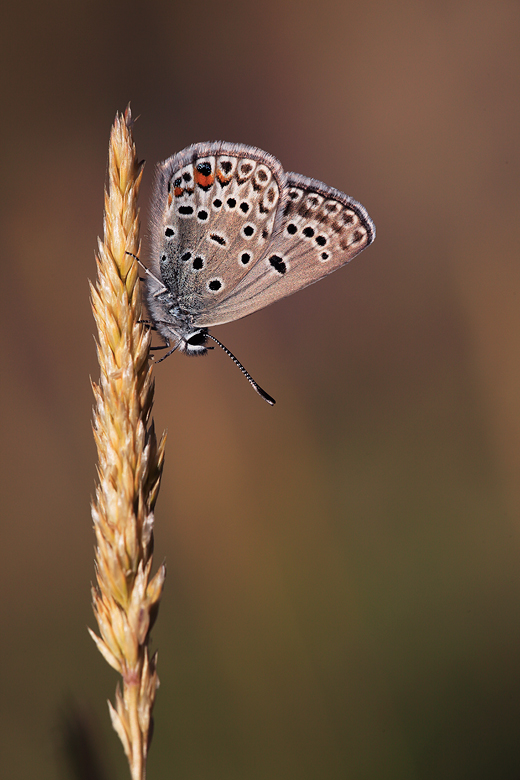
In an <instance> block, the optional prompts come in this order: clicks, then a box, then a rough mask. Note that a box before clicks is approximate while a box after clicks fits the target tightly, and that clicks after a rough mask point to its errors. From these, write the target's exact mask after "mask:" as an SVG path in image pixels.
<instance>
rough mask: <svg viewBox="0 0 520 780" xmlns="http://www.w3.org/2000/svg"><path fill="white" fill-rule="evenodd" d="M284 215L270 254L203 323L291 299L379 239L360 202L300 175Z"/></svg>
mask: <svg viewBox="0 0 520 780" xmlns="http://www.w3.org/2000/svg"><path fill="white" fill-rule="evenodd" d="M280 211H281V218H279V219H278V220H277V221H276V230H275V232H274V233H273V236H272V239H271V241H270V243H269V245H268V247H267V248H266V251H265V252H264V253H263V255H262V256H261V257H260V258H259V259H258V260H257V261H256V262H255V264H254V266H253V267H252V268H251V270H249V271H248V273H247V274H245V275H244V276H243V277H241V278H240V279H238V280H237V284H236V285H235V286H234V287H232V288H231V289H230V290H229V291H228V292H227V293H224V295H222V296H221V297H220V299H219V301H218V304H217V305H211V302H210V305H209V306H207V307H206V308H205V310H204V311H201V312H200V317H199V321H198V324H199V325H201V326H210V325H217V324H222V323H224V322H229V321H231V320H236V319H239V318H240V317H244V316H246V315H247V314H251V313H252V312H254V311H257V310H258V309H262V308H263V307H264V306H268V305H269V304H270V303H273V302H274V301H277V300H279V299H280V298H284V297H285V296H287V295H291V294H292V293H294V292H297V291H298V290H301V289H302V288H303V287H306V286H307V285H309V284H313V283H314V282H317V281H319V279H322V278H323V277H324V276H327V275H328V274H330V273H332V272H333V271H336V270H337V269H338V268H341V266H343V265H346V263H348V262H350V260H352V258H353V257H355V256H356V255H357V254H359V252H361V251H362V250H363V249H365V248H366V247H367V246H369V244H371V243H372V241H373V240H374V238H375V226H374V223H373V222H372V220H371V219H370V217H369V216H368V214H367V212H366V210H365V208H364V207H363V206H362V205H361V204H360V203H358V202H357V201H355V200H354V199H353V198H350V197H349V196H348V195H345V194H344V193H343V192H340V191H339V190H336V189H333V188H332V187H328V186H327V185H326V184H323V183H322V182H320V181H317V180H316V179H309V178H307V177H306V176H301V175H300V174H297V173H288V174H286V185H285V190H284V192H282V195H281V198H280Z"/></svg>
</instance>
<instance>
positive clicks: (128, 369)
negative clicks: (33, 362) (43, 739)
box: [90, 108, 165, 780]
mask: <svg viewBox="0 0 520 780" xmlns="http://www.w3.org/2000/svg"><path fill="white" fill-rule="evenodd" d="M141 175H142V164H140V163H138V162H137V156H136V151H135V146H134V143H133V139H132V116H131V112H130V108H128V109H127V110H126V112H125V115H124V117H122V116H119V115H117V116H116V118H115V121H114V125H113V127H112V133H111V137H110V147H109V162H108V184H107V188H106V191H105V216H104V239H103V241H102V242H101V241H100V242H99V251H98V256H97V266H98V279H97V283H96V285H95V286H94V285H91V294H92V308H93V311H94V317H95V320H96V324H97V329H98V344H97V353H98V360H99V367H100V374H101V377H100V382H99V385H95V384H94V385H93V389H94V396H95V407H94V437H95V440H96V445H97V450H98V457H99V465H98V479H99V483H98V486H97V489H96V496H95V500H94V501H93V505H92V518H93V521H94V530H95V534H96V577H97V587H95V588H93V589H92V598H93V606H94V613H95V616H96V620H97V623H98V627H99V633H100V636H96V635H95V634H94V633H93V632H90V633H91V635H92V637H93V639H94V641H95V642H96V645H97V647H98V649H99V651H100V652H101V654H102V655H103V656H104V657H105V659H106V660H107V661H108V663H109V664H110V665H111V666H113V667H114V669H116V670H117V671H118V672H119V673H120V674H121V675H122V678H123V687H122V691H121V690H120V688H119V686H118V688H117V690H116V701H115V707H114V706H112V705H111V704H110V702H109V709H110V716H111V719H112V725H113V727H114V729H115V730H116V732H117V733H118V735H119V737H120V739H121V742H122V743H123V747H124V750H125V753H126V756H127V758H128V763H129V765H130V773H131V777H132V779H133V780H143V779H144V778H145V776H146V755H147V751H148V747H149V744H150V739H151V733H152V731H151V729H152V709H153V705H154V700H155V692H156V689H157V686H158V685H159V680H158V677H157V671H156V660H157V658H156V655H154V656H152V657H150V655H149V649H148V643H149V635H150V630H151V628H152V625H153V623H154V620H155V617H156V615H157V611H158V607H159V600H160V597H161V592H162V587H163V583H164V577H165V569H164V566H161V567H160V569H159V571H158V572H157V573H156V574H155V576H154V577H152V578H151V576H150V575H151V567H152V551H153V508H154V504H155V501H156V498H157V493H158V490H159V483H160V478H161V471H162V465H163V459H164V436H163V437H162V439H161V442H160V443H159V444H157V440H156V437H155V432H154V428H153V422H152V420H151V409H152V403H153V381H152V374H151V366H150V365H149V362H148V350H149V346H150V335H149V332H148V330H147V329H146V328H145V327H143V325H142V324H141V323H140V320H141V302H140V292H139V275H138V269H137V263H136V261H135V259H134V258H133V257H132V256H131V255H129V254H126V253H127V252H132V253H133V254H138V252H139V210H138V208H137V195H138V191H139V185H140V182H141Z"/></svg>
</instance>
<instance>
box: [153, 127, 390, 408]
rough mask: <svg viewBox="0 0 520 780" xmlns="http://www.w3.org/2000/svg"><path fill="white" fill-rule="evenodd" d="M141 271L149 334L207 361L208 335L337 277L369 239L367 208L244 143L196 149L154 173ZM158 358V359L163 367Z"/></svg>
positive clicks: (208, 144) (371, 226)
mask: <svg viewBox="0 0 520 780" xmlns="http://www.w3.org/2000/svg"><path fill="white" fill-rule="evenodd" d="M149 234H150V262H149V267H148V268H145V271H146V282H147V304H148V311H149V315H150V320H151V323H152V327H153V328H154V329H155V330H156V331H158V333H159V334H160V335H161V336H162V337H163V338H164V340H165V342H166V347H164V348H169V351H168V353H167V354H166V355H165V356H164V357H167V356H168V355H170V354H171V353H172V352H174V351H175V350H177V349H178V350H179V351H180V352H184V353H185V354H187V355H202V354H205V353H206V352H207V350H208V349H209V347H208V346H207V343H208V339H211V340H212V341H214V342H216V343H217V344H218V345H219V346H220V347H222V349H224V351H225V352H226V353H227V354H228V355H229V356H230V357H231V358H232V359H233V360H234V362H235V363H236V364H237V365H238V367H239V368H240V369H241V371H242V372H243V373H244V374H245V376H246V378H247V379H248V380H249V382H250V383H251V384H252V386H253V388H254V389H255V390H256V391H257V392H258V393H259V394H260V395H261V396H262V397H263V398H264V399H265V400H266V401H267V402H268V403H270V404H274V403H275V401H274V399H273V398H271V396H269V395H268V394H267V393H266V392H265V391H264V390H262V388H261V387H260V386H259V385H258V384H257V383H256V382H255V381H254V380H253V379H252V377H251V376H250V374H248V372H247V371H246V370H245V368H244V367H243V366H242V364H241V363H240V362H239V361H238V360H237V358H235V356H234V355H233V354H232V353H231V352H230V351H229V350H228V349H227V348H226V347H225V346H224V345H223V344H222V343H221V342H220V341H219V340H218V339H216V338H215V336H213V335H212V334H210V333H209V332H208V328H209V327H211V326H213V325H221V324H223V323H225V322H231V321H232V320H237V319H239V318H240V317H245V316H246V315H248V314H252V313H253V312H255V311H258V309H262V308H264V306H268V305H269V304H271V303H274V301H278V300H280V298H284V297H285V296H286V295H291V294H292V293H294V292H297V291H298V290H301V289H302V288H303V287H306V286H307V285H309V284H312V283H313V282H317V281H318V280H319V279H322V278H323V277H324V276H327V275H328V274H330V273H332V272H333V271H336V270H337V269H338V268H341V266H343V265H345V264H346V263H348V262H349V261H350V260H352V258H353V257H355V256H356V255H357V254H359V252H361V251H362V250H363V249H365V248H366V247H367V246H368V245H369V244H371V243H372V241H373V240H374V238H375V226H374V223H373V222H372V220H371V219H370V217H369V216H368V214H367V212H366V210H365V208H364V207H363V206H362V205H361V204H360V203H358V202H357V201H355V200H354V199H353V198H350V197H349V196H348V195H345V194H344V193H343V192H340V191H339V190H336V189H333V188H332V187H328V186H327V185H326V184H323V183H322V182H320V181H317V180H316V179H310V178H307V177H306V176H302V175H300V174H298V173H285V172H284V170H283V168H282V166H281V164H280V162H279V161H278V160H277V159H276V158H275V157H273V155H271V154H269V153H268V152H264V151H262V150H261V149H257V148H256V147H253V146H246V145H244V144H235V143H227V142H225V141H214V142H205V143H198V144H193V145H192V146H188V147H187V148H186V149H184V150H183V151H181V152H179V153H178V154H175V155H173V157H170V158H168V159H167V160H165V161H164V162H162V163H160V164H159V165H158V166H157V170H156V176H155V183H154V187H153V194H152V201H151V219H150V233H149ZM162 359H164V358H162Z"/></svg>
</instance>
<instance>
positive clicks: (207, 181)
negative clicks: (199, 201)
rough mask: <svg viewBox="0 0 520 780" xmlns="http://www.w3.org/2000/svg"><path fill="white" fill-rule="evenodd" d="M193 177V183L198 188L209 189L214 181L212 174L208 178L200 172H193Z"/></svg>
mask: <svg viewBox="0 0 520 780" xmlns="http://www.w3.org/2000/svg"><path fill="white" fill-rule="evenodd" d="M194 175H195V182H196V183H197V184H198V185H199V187H211V185H212V184H213V182H214V181H215V177H214V176H213V174H212V173H210V174H209V176H204V175H203V174H202V173H201V172H200V171H197V170H195V174H194Z"/></svg>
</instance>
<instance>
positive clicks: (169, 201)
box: [168, 192, 173, 206]
mask: <svg viewBox="0 0 520 780" xmlns="http://www.w3.org/2000/svg"><path fill="white" fill-rule="evenodd" d="M172 200H173V196H172V194H171V192H170V193H168V206H171V205H172Z"/></svg>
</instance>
